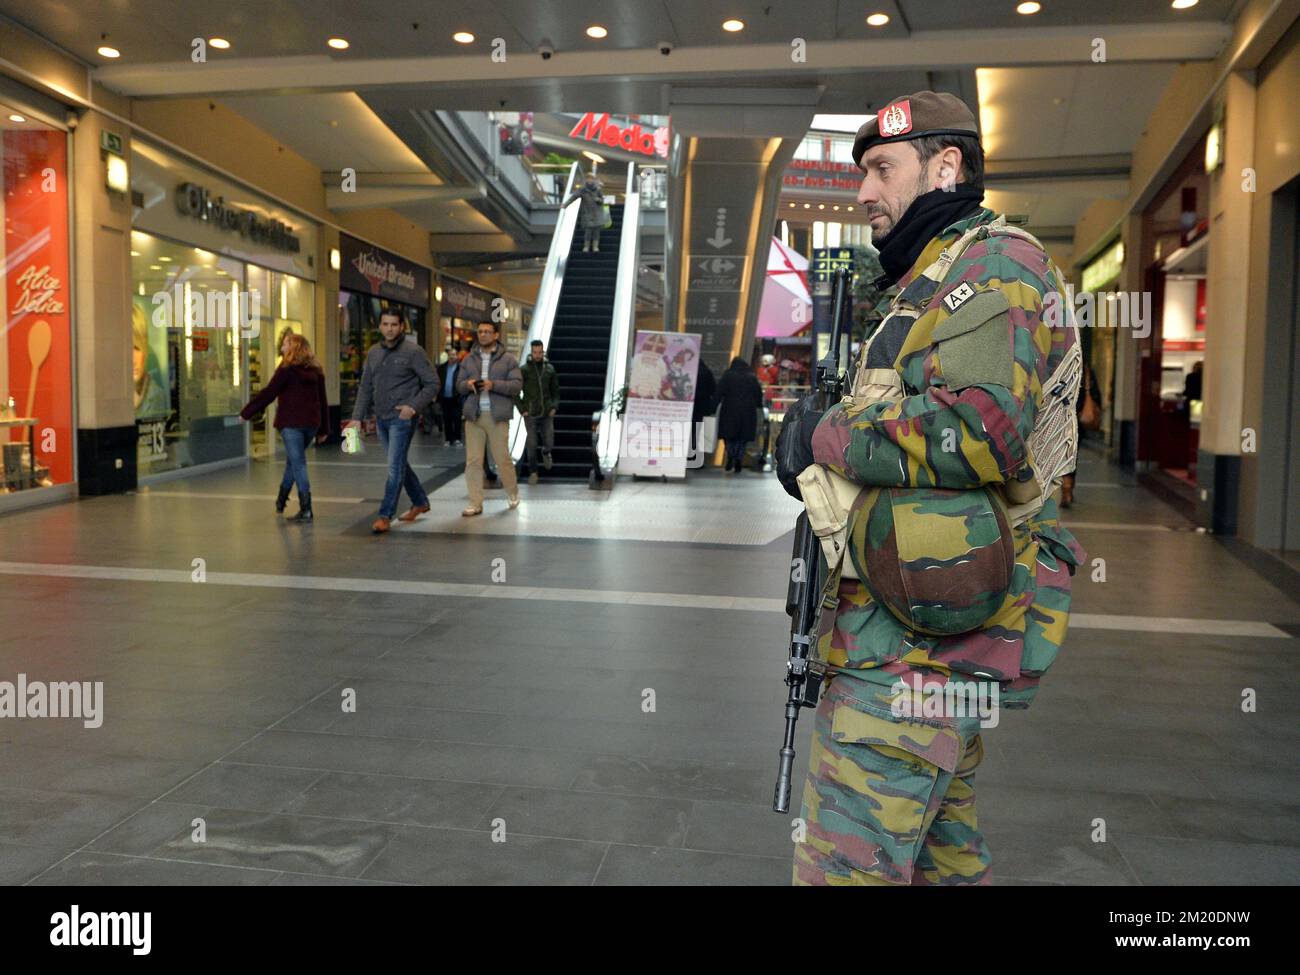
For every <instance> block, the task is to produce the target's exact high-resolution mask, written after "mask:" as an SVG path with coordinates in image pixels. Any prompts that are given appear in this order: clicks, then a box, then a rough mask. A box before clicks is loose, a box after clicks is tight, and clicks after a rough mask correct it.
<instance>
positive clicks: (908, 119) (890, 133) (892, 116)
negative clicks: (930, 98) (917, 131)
mask: <svg viewBox="0 0 1300 975" xmlns="http://www.w3.org/2000/svg"><path fill="white" fill-rule="evenodd" d="M876 121H877V123H878V125H879V126H880V134H881V136H882V137H884V138H886V139H892V138H893V137H894V136H896V135H902V134H903V133H904V132H910V131H912V104H911V102H910V101H908V100H907V99H906V98H904V99H902V100H901V101H897V102H894V104H892V105H886V106H885V107H884V108H883V109H881V112H880V117H879V118H878V119H877V120H876Z"/></svg>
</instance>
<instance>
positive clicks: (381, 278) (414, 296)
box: [339, 234, 430, 308]
mask: <svg viewBox="0 0 1300 975" xmlns="http://www.w3.org/2000/svg"><path fill="white" fill-rule="evenodd" d="M339 256H340V258H341V263H340V267H339V287H340V288H343V289H345V290H347V291H357V292H361V293H362V294H371V295H378V296H380V297H381V298H391V299H393V300H394V301H400V302H402V303H403V304H406V305H414V306H415V307H417V308H428V307H429V280H430V271H429V269H428V268H427V267H422V266H421V265H419V264H416V263H414V262H413V261H408V260H406V259H405V258H403V257H398V256H397V255H396V254H393V253H390V252H389V251H386V250H383V249H381V248H379V247H374V246H372V245H370V244H366V243H363V242H362V241H359V240H357V239H356V238H355V237H349V236H347V235H346V234H344V235H342V236H341V237H340V238H339Z"/></svg>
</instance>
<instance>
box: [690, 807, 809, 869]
mask: <svg viewBox="0 0 1300 975" xmlns="http://www.w3.org/2000/svg"><path fill="white" fill-rule="evenodd" d="M798 803H799V797H798V794H797V793H796V795H795V797H794V799H793V802H792V805H793V808H792V809H791V810H790V812H789V814H788V815H779V814H777V813H774V812H772V807H771V799H768V801H767V803H765V804H760V803H744V804H741V803H735V802H696V803H693V804H692V807H693V808H692V812H691V822H690V828H689V829H688V830H687V833H686V843H685V846H686V847H688V848H689V849H692V850H709V851H712V852H715V853H740V854H745V855H747V856H757V857H773V858H776V859H778V860H780V859H785V860H787V861H789V860H790V858H792V857H793V856H794V839H793V834H794V828H795V827H794V824H793V820H794V819H795V818H796V817H797V816H798V815H799V806H798ZM787 879H788V878H787Z"/></svg>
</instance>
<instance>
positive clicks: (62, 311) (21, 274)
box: [0, 96, 76, 508]
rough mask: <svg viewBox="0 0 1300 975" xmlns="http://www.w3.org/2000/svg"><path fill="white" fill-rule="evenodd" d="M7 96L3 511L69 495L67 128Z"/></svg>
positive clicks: (0, 140) (3, 139)
mask: <svg viewBox="0 0 1300 975" xmlns="http://www.w3.org/2000/svg"><path fill="white" fill-rule="evenodd" d="M43 114H44V118H42V117H41V116H40V114H38V113H37V112H36V111H34V110H33V108H32V107H31V106H30V105H28V104H27V103H25V102H23V101H19V100H17V99H10V98H8V96H7V97H6V100H5V101H4V102H0V223H2V224H3V226H4V234H3V236H0V291H3V294H4V326H5V327H4V334H3V335H0V508H4V507H9V506H10V505H19V504H27V503H32V502H35V501H38V500H48V499H49V498H52V497H56V496H60V495H62V496H71V494H72V492H73V490H74V488H73V486H72V485H73V482H74V480H75V475H74V471H75V465H74V445H75V443H76V436H75V427H74V422H73V412H74V404H73V383H72V315H71V308H72V297H71V292H70V281H71V277H72V275H71V266H70V258H69V205H70V201H69V194H68V155H69V137H68V133H67V132H66V131H65V130H64V129H62V128H61V127H59V126H56V125H54V124H53V123H52V122H51V121H49V115H50V113H43Z"/></svg>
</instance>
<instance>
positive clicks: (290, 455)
mask: <svg viewBox="0 0 1300 975" xmlns="http://www.w3.org/2000/svg"><path fill="white" fill-rule="evenodd" d="M315 436H316V428H315V427H282V428H281V429H280V439H281V440H283V441H284V454H285V459H284V477H282V478H280V487H281V488H284V489H286V490H287V489H288V488H289V487H290V486H292V485H294V484H297V485H298V498H299V499H301V498H302V496H303V495H305V494H309V493H311V482H310V481H308V480H307V445H308V444H309V443H311V442H312V440H313V439H315Z"/></svg>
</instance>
